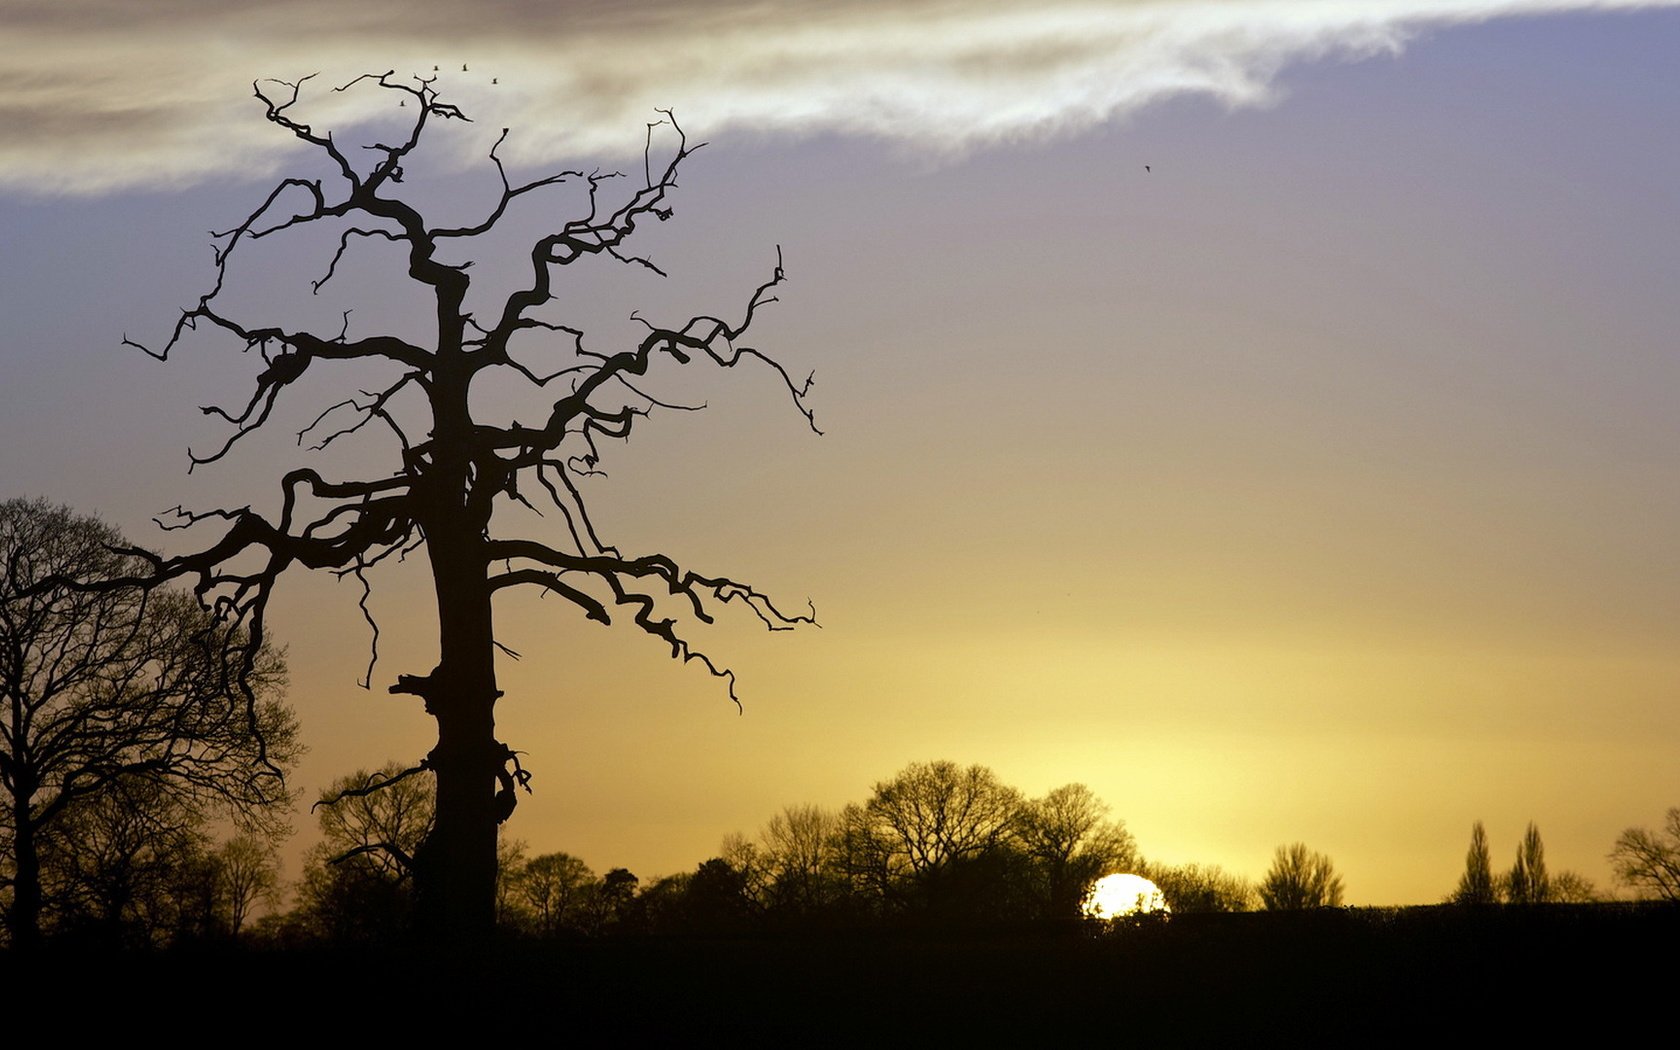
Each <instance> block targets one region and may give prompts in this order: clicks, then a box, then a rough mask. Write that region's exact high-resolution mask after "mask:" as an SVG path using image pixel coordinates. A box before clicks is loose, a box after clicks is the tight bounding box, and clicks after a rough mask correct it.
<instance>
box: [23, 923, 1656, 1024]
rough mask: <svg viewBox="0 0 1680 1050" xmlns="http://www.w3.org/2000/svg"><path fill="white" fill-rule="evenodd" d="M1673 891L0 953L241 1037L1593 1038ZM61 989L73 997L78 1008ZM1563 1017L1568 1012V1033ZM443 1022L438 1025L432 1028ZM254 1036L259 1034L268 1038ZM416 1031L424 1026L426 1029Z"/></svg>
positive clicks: (1648, 993) (45, 998) (36, 1000)
mask: <svg viewBox="0 0 1680 1050" xmlns="http://www.w3.org/2000/svg"><path fill="white" fill-rule="evenodd" d="M1677 954H1680V909H1677V908H1674V907H1658V906H1635V905H1587V906H1560V905H1551V906H1543V907H1538V908H1491V909H1487V910H1485V911H1482V910H1473V909H1458V908H1444V907H1443V908H1409V909H1399V910H1386V909H1352V910H1338V911H1324V912H1316V913H1301V914H1296V915H1269V914H1264V913H1259V914H1242V915H1204V916H1179V917H1176V918H1173V919H1171V920H1170V921H1167V922H1162V923H1147V924H1143V925H1140V926H1136V927H1130V928H1121V929H1115V930H1111V931H1107V932H1102V933H1098V932H1095V931H1093V930H1091V929H1090V928H1076V927H1069V928H1057V929H1046V928H1042V927H1038V928H1027V929H1011V930H967V931H944V932H930V931H923V932H897V933H870V934H866V935H864V934H839V935H836V934H828V935H822V936H816V935H800V936H761V937H751V938H727V939H724V938H717V939H673V938H659V939H652V938H650V939H630V938H625V939H612V940H601V941H594V942H574V943H567V944H541V943H513V944H507V945H502V946H500V947H498V948H496V949H494V950H485V951H481V952H473V953H460V952H455V953H433V952H428V951H425V950H421V949H417V948H415V947H412V946H408V947H404V946H396V945H392V946H384V947H378V948H375V947H367V948H362V949H356V950H349V949H339V950H330V951H329V950H289V951H258V950H250V949H238V948H220V949H202V950H199V951H192V952H186V951H179V952H172V953H163V954H155V955H116V956H113V955H101V956H89V955H70V954H54V953H48V954H47V955H45V956H43V957H41V958H39V959H36V960H33V961H30V960H24V959H20V958H16V957H0V967H3V976H4V979H5V981H4V986H5V988H6V989H7V994H6V999H7V1000H9V1005H10V1009H11V1011H12V1013H13V1016H18V1014H19V1013H22V1014H23V1015H25V1016H27V1015H28V1014H30V1013H31V1012H35V1011H39V1015H40V1016H42V1017H43V1019H45V1020H47V1022H48V1024H49V1025H51V1024H55V1023H56V1024H68V1025H69V1026H70V1029H71V1030H72V1031H76V1032H78V1033H81V1032H86V1031H88V1030H89V1029H90V1028H92V1029H98V1028H101V1027H104V1026H106V1025H109V1027H110V1029H111V1030H112V1031H121V1032H124V1033H125V1034H134V1035H138V1034H139V1033H140V1032H142V1031H145V1030H147V1029H149V1028H163V1029H171V1030H175V1031H196V1032H199V1033H202V1034H205V1035H209V1034H211V1033H215V1032H221V1033H223V1035H222V1038H231V1039H233V1040H237V1041H243V1040H244V1039H246V1038H251V1037H258V1036H268V1037H279V1038H281V1039H287V1040H289V1039H290V1038H292V1037H294V1036H295V1037H296V1038H301V1039H310V1040H312V1039H314V1038H320V1037H327V1038H332V1039H334V1041H336V1040H337V1039H339V1038H345V1037H349V1038H365V1037H372V1038H373V1039H375V1040H376V1041H378V1042H385V1041H388V1040H390V1039H391V1038H393V1037H395V1036H396V1035H397V1034H398V1033H402V1032H410V1031H413V1030H415V1029H420V1030H424V1029H426V1028H428V1027H430V1026H432V1025H438V1024H444V1025H447V1026H448V1027H449V1028H450V1029H453V1028H454V1025H452V1024H449V1022H452V1021H457V1020H465V1021H467V1022H468V1023H469V1026H468V1028H467V1029H466V1031H470V1032H475V1033H477V1034H476V1035H475V1036H472V1037H471V1039H472V1041H474V1042H492V1043H500V1044H508V1045H516V1044H524V1043H527V1042H532V1041H541V1042H542V1043H544V1044H548V1043H552V1042H554V1041H556V1040H560V1041H579V1040H581V1041H584V1042H588V1043H603V1042H614V1041H618V1040H625V1041H626V1044H627V1045H645V1044H646V1043H647V1041H648V1040H650V1039H653V1040H657V1042H658V1043H660V1044H662V1045H670V1043H672V1042H674V1041H675V1040H678V1039H686V1038H688V1037H701V1038H703V1039H704V1041H705V1042H706V1043H708V1044H710V1043H712V1042H715V1041H717V1040H718V1039H720V1038H721V1039H722V1040H724V1041H727V1042H729V1043H735V1044H745V1045H789V1046H806V1045H843V1044H844V1045H854V1044H855V1045H871V1046H873V1045H887V1046H891V1045H908V1044H915V1045H925V1044H930V1043H931V1045H949V1042H950V1041H951V1040H954V1039H959V1038H960V1039H964V1040H967V1039H971V1038H977V1039H980V1040H981V1041H983V1042H985V1043H987V1044H990V1043H992V1042H994V1041H996V1040H999V1039H1007V1040H1009V1041H1015V1040H1025V1041H1027V1042H1028V1043H1029V1044H1031V1045H1043V1044H1044V1043H1046V1042H1078V1043H1081V1044H1086V1043H1090V1042H1092V1041H1093V1036H1095V1037H1100V1040H1101V1041H1102V1042H1104V1043H1118V1042H1130V1041H1132V1040H1136V1039H1149V1040H1151V1041H1164V1042H1167V1043H1227V1042H1229V1041H1231V1040H1233V1039H1236V1040H1242V1041H1245V1042H1247V1041H1258V1042H1263V1043H1270V1042H1276V1041H1297V1040H1299V1041H1300V1042H1301V1043H1302V1045H1308V1046H1317V1045H1325V1044H1326V1040H1331V1039H1335V1040H1346V1039H1358V1040H1361V1041H1362V1042H1366V1041H1375V1042H1388V1041H1390V1040H1391V1039H1393V1038H1395V1037H1397V1036H1411V1037H1416V1038H1422V1039H1429V1038H1435V1037H1456V1036H1462V1035H1463V1034H1466V1033H1480V1034H1483V1035H1486V1036H1489V1037H1492V1038H1496V1039H1497V1040H1498V1041H1499V1042H1500V1043H1502V1044H1508V1040H1509V1039H1510V1038H1512V1037H1513V1036H1515V1035H1517V1034H1520V1033H1526V1034H1531V1035H1539V1036H1542V1037H1547V1042H1548V1043H1550V1042H1551V1041H1553V1039H1573V1038H1578V1037H1580V1036H1581V1035H1583V1034H1585V1033H1590V1037H1591V1041H1592V1042H1593V1043H1600V1042H1603V1041H1605V1040H1607V1039H1614V1038H1618V1037H1620V1036H1625V1035H1632V1034H1634V1033H1636V1032H1638V1031H1641V1030H1643V1029H1645V1027H1646V1026H1647V1025H1648V1024H1649V1023H1650V1022H1651V1021H1653V1020H1655V1021H1656V1022H1657V1023H1658V1025H1659V1026H1662V1027H1667V1026H1664V1025H1662V1021H1661V1019H1662V1018H1664V1017H1668V1016H1671V1015H1672V1008H1673V1003H1674V1001H1675V995H1676V992H1677V991H1680V963H1677V961H1676V957H1677ZM67 1008H68V1009H67ZM1571 1033H1574V1035H1572V1034H1571ZM434 1034H436V1035H439V1036H444V1038H448V1036H447V1035H445V1033H444V1032H442V1031H439V1032H436V1033H434ZM262 1041H264V1042H267V1041H268V1040H267V1039H263V1040H262ZM427 1041H428V1042H430V1041H432V1040H427Z"/></svg>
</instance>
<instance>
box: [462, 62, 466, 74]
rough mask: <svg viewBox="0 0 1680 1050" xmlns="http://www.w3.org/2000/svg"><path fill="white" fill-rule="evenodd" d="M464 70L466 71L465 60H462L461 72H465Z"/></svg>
mask: <svg viewBox="0 0 1680 1050" xmlns="http://www.w3.org/2000/svg"><path fill="white" fill-rule="evenodd" d="M466 71H467V64H466V63H465V62H462V63H461V72H463V73H465V72H466Z"/></svg>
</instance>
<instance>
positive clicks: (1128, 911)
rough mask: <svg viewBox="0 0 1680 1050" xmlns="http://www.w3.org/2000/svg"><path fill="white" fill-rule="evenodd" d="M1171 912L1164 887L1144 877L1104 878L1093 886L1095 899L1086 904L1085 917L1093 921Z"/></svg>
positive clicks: (1116, 875)
mask: <svg viewBox="0 0 1680 1050" xmlns="http://www.w3.org/2000/svg"><path fill="white" fill-rule="evenodd" d="M1171 911H1172V909H1171V908H1169V907H1167V898H1166V897H1165V896H1163V895H1162V893H1161V887H1159V886H1157V885H1155V884H1154V883H1153V882H1150V881H1149V880H1148V879H1146V878H1144V877H1143V876H1142V875H1126V874H1119V873H1117V874H1114V875H1104V876H1103V877H1102V878H1100V879H1098V880H1097V881H1096V884H1095V885H1093V886H1092V887H1091V897H1090V899H1089V900H1087V901H1086V902H1085V914H1086V915H1087V916H1088V917H1090V918H1093V919H1118V918H1120V917H1121V916H1125V915H1137V914H1139V913H1150V914H1153V913H1157V912H1158V913H1161V914H1163V915H1164V914H1167V913H1170V912H1171Z"/></svg>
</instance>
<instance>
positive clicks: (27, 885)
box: [7, 797, 41, 952]
mask: <svg viewBox="0 0 1680 1050" xmlns="http://www.w3.org/2000/svg"><path fill="white" fill-rule="evenodd" d="M30 808H31V807H30V800H29V798H28V797H22V798H19V799H18V800H17V802H16V804H15V805H14V806H13V807H12V816H13V819H12V826H13V828H15V829H16V830H15V831H14V833H13V835H12V846H13V849H14V851H15V852H16V853H17V860H16V864H17V873H16V875H15V876H14V877H13V882H12V907H11V914H10V915H8V916H7V923H8V925H9V926H10V927H11V932H12V946H13V947H14V948H15V949H17V950H18V951H20V952H29V951H33V950H34V949H36V948H39V947H40V946H41V854H40V850H39V849H38V848H37V847H36V844H35V824H34V822H33V821H31V820H30V819H29V811H30Z"/></svg>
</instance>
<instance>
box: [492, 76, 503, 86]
mask: <svg viewBox="0 0 1680 1050" xmlns="http://www.w3.org/2000/svg"><path fill="white" fill-rule="evenodd" d="M490 83H492V84H499V83H501V81H499V80H497V79H496V78H495V77H491V78H490Z"/></svg>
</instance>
